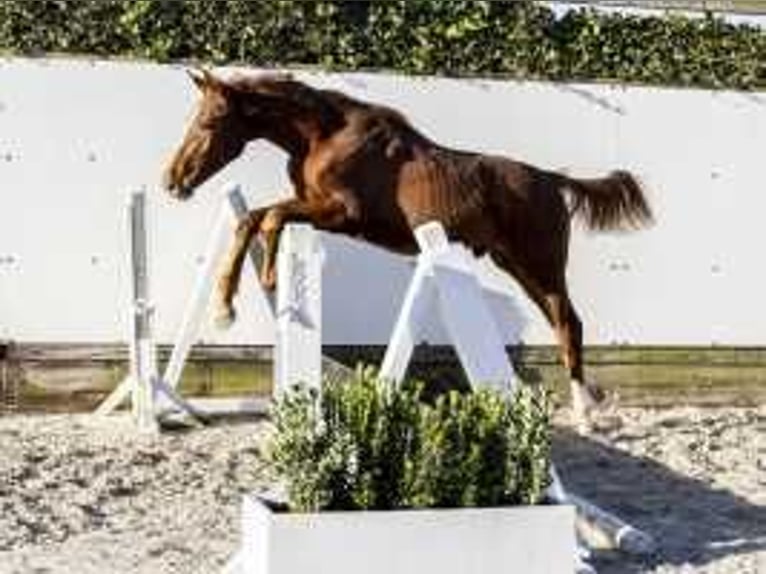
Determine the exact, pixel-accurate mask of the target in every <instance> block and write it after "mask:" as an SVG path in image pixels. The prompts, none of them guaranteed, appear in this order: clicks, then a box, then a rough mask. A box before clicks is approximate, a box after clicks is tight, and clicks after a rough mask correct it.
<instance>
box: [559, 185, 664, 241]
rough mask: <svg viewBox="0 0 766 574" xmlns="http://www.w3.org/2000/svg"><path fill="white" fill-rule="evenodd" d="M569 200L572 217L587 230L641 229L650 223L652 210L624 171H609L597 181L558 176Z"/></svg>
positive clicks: (638, 187)
mask: <svg viewBox="0 0 766 574" xmlns="http://www.w3.org/2000/svg"><path fill="white" fill-rule="evenodd" d="M562 180H563V181H562V183H563V186H564V188H565V189H566V190H568V191H569V195H570V197H571V199H572V210H571V211H572V214H573V215H574V214H578V215H580V216H581V217H582V218H583V219H584V220H585V223H586V224H587V226H588V227H589V228H590V229H595V230H609V229H624V228H638V227H643V226H645V225H647V224H649V223H651V222H652V219H653V218H652V210H651V207H649V202H648V201H647V200H646V195H645V194H644V190H643V189H642V187H641V184H640V183H639V182H638V181H637V180H636V178H635V177H633V176H632V175H631V174H630V173H628V172H627V171H613V172H612V173H610V174H609V175H608V176H606V177H603V178H599V179H574V178H570V177H566V176H562Z"/></svg>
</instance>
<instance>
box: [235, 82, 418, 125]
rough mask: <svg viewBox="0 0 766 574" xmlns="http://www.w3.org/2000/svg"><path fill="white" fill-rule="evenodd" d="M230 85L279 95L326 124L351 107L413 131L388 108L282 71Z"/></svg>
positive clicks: (248, 91)
mask: <svg viewBox="0 0 766 574" xmlns="http://www.w3.org/2000/svg"><path fill="white" fill-rule="evenodd" d="M228 83H229V85H231V86H232V87H234V88H235V89H236V90H238V91H240V92H244V93H248V94H254V95H256V94H257V95H261V96H270V95H271V96H279V97H281V98H284V99H285V100H286V101H288V102H290V103H292V104H293V105H294V106H296V108H297V109H299V110H302V111H303V113H305V114H307V115H311V116H313V117H317V116H318V117H319V118H320V121H321V122H322V123H323V124H324V125H328V126H330V125H339V124H340V123H341V122H340V121H339V118H340V119H341V120H342V117H343V115H344V114H345V113H346V111H348V110H349V109H352V108H361V109H364V110H367V111H371V112H374V113H375V114H376V116H377V117H379V118H381V119H386V120H388V121H390V122H391V123H392V124H393V125H398V126H401V127H406V128H408V129H414V128H413V127H412V124H410V122H409V120H408V119H407V117H406V116H405V115H404V114H402V113H401V112H399V111H398V110H395V109H393V108H389V107H387V106H383V105H379V104H372V103H369V102H365V101H362V100H358V99H356V98H353V97H351V96H348V95H346V94H344V93H343V92H340V91H338V90H322V89H316V88H313V87H311V86H309V85H307V84H304V83H303V82H300V81H298V80H296V79H295V78H294V76H293V75H292V74H289V73H283V72H267V73H263V74H259V75H257V76H254V75H237V76H234V77H233V78H232V79H231V80H229V82H228Z"/></svg>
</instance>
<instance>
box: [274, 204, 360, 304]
mask: <svg viewBox="0 0 766 574" xmlns="http://www.w3.org/2000/svg"><path fill="white" fill-rule="evenodd" d="M347 221H348V210H347V208H346V204H345V203H344V202H343V201H341V200H340V199H337V198H335V197H327V198H326V199H322V200H314V201H308V200H304V199H291V200H288V201H285V202H283V203H280V204H277V205H275V206H274V207H272V208H270V209H269V210H268V211H267V212H266V214H265V216H264V217H263V221H262V222H261V226H260V232H261V235H262V237H263V240H264V244H265V248H264V256H263V262H262V264H261V284H262V285H263V286H264V288H266V289H274V287H275V286H276V279H277V274H276V262H277V251H278V249H279V236H280V234H281V233H282V229H283V228H284V226H285V225H286V224H287V223H297V222H308V223H311V224H312V225H314V226H315V227H317V228H318V229H327V230H340V229H342V228H343V226H344V224H346V222H347Z"/></svg>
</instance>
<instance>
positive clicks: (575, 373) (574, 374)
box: [545, 288, 604, 432]
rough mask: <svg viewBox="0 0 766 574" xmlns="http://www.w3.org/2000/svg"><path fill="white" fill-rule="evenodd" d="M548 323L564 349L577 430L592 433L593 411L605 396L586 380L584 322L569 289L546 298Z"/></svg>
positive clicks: (562, 349)
mask: <svg viewBox="0 0 766 574" xmlns="http://www.w3.org/2000/svg"><path fill="white" fill-rule="evenodd" d="M545 305H546V307H547V309H548V315H549V321H550V323H551V326H552V327H553V329H554V331H555V332H556V337H557V339H558V342H559V345H560V346H561V355H562V361H563V363H564V367H565V368H566V369H567V371H568V372H569V381H570V390H571V394H572V399H571V400H572V412H573V414H574V418H575V422H576V423H577V425H578V427H579V428H580V429H581V430H582V431H584V432H588V431H589V430H590V411H591V410H592V409H593V407H594V406H595V405H597V404H598V403H600V402H601V401H602V400H603V399H604V393H603V392H602V391H601V389H600V388H599V387H598V386H597V385H595V384H594V383H589V382H586V381H585V378H584V377H583V357H582V321H580V317H579V316H578V315H577V312H576V311H575V309H574V306H573V305H572V302H571V301H570V299H569V297H568V295H567V293H566V289H564V288H562V289H561V290H560V291H559V292H554V293H548V294H546V295H545Z"/></svg>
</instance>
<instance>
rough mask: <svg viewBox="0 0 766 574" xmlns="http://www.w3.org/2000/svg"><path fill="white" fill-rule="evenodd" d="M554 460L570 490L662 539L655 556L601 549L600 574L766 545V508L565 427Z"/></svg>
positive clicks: (705, 559) (699, 560) (709, 558)
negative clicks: (639, 557)
mask: <svg viewBox="0 0 766 574" xmlns="http://www.w3.org/2000/svg"><path fill="white" fill-rule="evenodd" d="M554 458H555V460H556V465H557V469H558V471H559V472H560V474H561V476H562V480H563V481H564V484H565V485H566V487H567V488H568V489H569V490H571V491H572V492H573V493H576V494H579V495H581V496H583V497H585V498H587V499H588V500H590V501H591V502H594V503H595V504H597V505H599V506H600V507H602V508H604V509H605V510H609V511H610V512H613V513H615V514H616V515H617V516H619V517H620V518H622V519H623V520H625V521H627V522H629V523H630V524H632V525H633V526H636V527H637V528H640V529H642V530H644V531H645V532H647V533H649V534H651V535H652V536H653V537H654V538H655V540H656V541H657V543H658V545H659V552H658V554H657V555H656V556H655V557H653V558H650V559H637V558H631V557H626V556H625V555H622V554H619V555H618V554H617V553H613V552H598V553H596V556H595V560H594V565H595V566H596V568H597V569H598V572H599V574H618V573H619V574H624V573H628V574H630V573H638V572H645V571H646V570H647V569H648V568H652V567H657V566H662V565H667V566H681V565H684V564H687V565H689V566H691V567H703V566H705V565H707V564H709V563H711V562H713V561H715V560H717V559H719V558H722V557H723V556H729V555H735V554H740V553H750V552H754V551H758V550H766V506H758V505H755V504H753V503H752V502H749V501H747V500H745V499H744V498H742V497H739V496H737V495H735V494H733V493H731V492H729V491H727V490H723V489H717V488H714V487H712V486H710V485H709V484H706V483H705V482H703V481H701V480H698V479H695V478H691V477H689V476H684V475H681V474H679V473H677V472H674V471H672V470H670V469H669V468H667V467H665V466H663V465H662V464H660V463H658V462H656V461H654V460H651V459H646V458H640V457H636V456H632V455H631V454H629V453H627V452H623V451H621V450H618V449H616V448H614V447H612V446H609V445H608V444H606V443H605V442H602V441H599V440H598V439H593V438H584V437H581V436H578V435H577V434H575V433H573V432H571V431H568V430H565V429H557V430H556V433H555V436H554ZM753 464H756V461H753Z"/></svg>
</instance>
